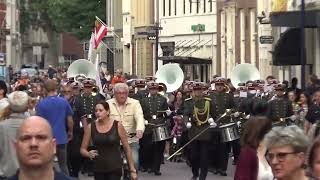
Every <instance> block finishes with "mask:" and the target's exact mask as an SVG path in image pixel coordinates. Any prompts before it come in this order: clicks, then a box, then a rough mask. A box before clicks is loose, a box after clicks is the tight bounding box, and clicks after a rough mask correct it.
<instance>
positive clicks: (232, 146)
mask: <svg viewBox="0 0 320 180" xmlns="http://www.w3.org/2000/svg"><path fill="white" fill-rule="evenodd" d="M76 63H78V64H77V65H75V64H73V65H71V66H70V67H69V69H68V73H67V74H68V79H69V80H68V81H67V82H65V83H64V84H63V91H61V92H60V94H61V96H65V97H66V98H67V97H68V93H71V94H72V96H70V97H68V98H67V99H68V101H69V103H70V105H71V107H72V110H73V112H74V113H73V119H74V122H75V125H74V126H75V127H74V128H73V131H74V132H73V134H74V139H73V140H72V141H71V142H69V145H70V146H69V147H68V158H69V159H68V160H69V163H68V166H69V171H70V175H72V176H74V177H77V174H78V173H79V171H80V170H82V171H84V172H87V173H88V174H89V175H92V168H93V167H92V164H91V161H90V160H88V159H87V160H82V158H81V155H80V152H79V148H80V145H81V140H82V137H83V131H84V130H86V128H83V127H85V126H87V125H88V124H90V123H92V122H94V121H95V119H96V118H95V107H96V104H97V103H98V102H99V101H100V100H108V99H109V98H110V97H111V98H112V97H113V94H111V93H110V94H108V95H106V94H101V92H102V91H99V89H98V88H99V87H98V86H96V82H95V76H93V75H92V74H94V73H93V72H91V71H89V73H87V74H86V72H88V71H87V70H88V69H89V67H86V64H87V62H85V64H82V63H80V62H76ZM90 67H91V66H90ZM247 70H248V69H241V70H240V71H241V73H244V71H247ZM174 71H175V69H172V68H166V66H164V67H163V69H162V70H161V73H157V76H156V77H147V78H145V79H132V80H128V81H125V80H124V79H123V78H120V77H118V76H117V80H115V81H113V84H116V83H127V85H128V87H129V94H128V96H129V97H130V98H132V99H135V100H137V101H138V102H139V103H140V105H141V108H142V112H143V118H144V125H145V129H144V133H143V136H142V138H141V139H139V147H140V149H139V162H140V163H139V166H140V167H136V168H139V170H140V171H142V172H148V173H154V175H157V176H159V175H161V168H160V166H161V164H162V163H163V162H164V152H165V147H166V144H169V145H170V147H171V150H170V155H171V156H170V157H169V158H168V160H170V159H172V158H175V157H178V156H179V162H180V161H182V160H185V161H186V162H187V163H188V165H190V166H191V169H192V174H193V177H192V180H196V179H199V180H205V179H206V176H207V173H208V171H212V172H213V173H215V174H218V175H221V176H227V167H228V160H229V154H230V153H231V152H232V154H233V160H234V162H233V163H234V164H236V162H237V158H238V156H239V154H240V149H241V147H240V141H239V139H240V137H241V132H242V131H243V127H244V126H243V124H245V122H246V120H247V119H248V118H249V117H250V116H252V115H264V116H267V117H268V118H270V119H271V120H272V122H273V125H274V126H287V125H290V124H294V123H297V122H298V121H297V118H298V117H297V116H296V115H295V113H294V106H293V105H292V103H291V102H290V101H289V100H288V98H287V97H286V91H285V90H286V89H285V87H284V85H283V84H280V83H279V82H278V81H277V80H276V79H272V78H271V79H270V78H269V79H267V81H264V80H261V79H259V78H258V77H257V76H254V77H252V76H251V77H250V76H249V77H248V76H247V77H246V78H240V77H239V79H241V82H240V81H239V79H238V80H237V81H233V83H234V82H238V84H231V83H228V80H227V79H225V78H223V77H215V78H214V79H213V80H212V81H211V82H210V83H203V82H196V81H187V80H183V81H182V82H178V83H176V81H177V80H180V79H183V77H181V74H177V73H175V72H174ZM249 73H250V71H249ZM167 74H170V75H171V76H170V77H168V76H167ZM233 78H235V77H233ZM255 78H257V79H255ZM22 79H25V78H24V77H22ZM159 79H161V81H159ZM21 81H22V80H21ZM172 81H173V82H174V83H172ZM229 81H230V80H229ZM231 81H232V79H231ZM20 83H25V80H24V81H23V82H20ZM110 86H112V85H110ZM37 88H41V86H39V87H38V86H36V85H35V86H34V87H33V88H31V92H30V96H32V97H33V101H34V102H33V104H34V105H33V108H34V107H35V104H36V103H37V101H39V100H40V99H41V98H42V97H41V96H43V95H42V94H39V92H37ZM168 89H169V91H168ZM104 92H105V93H106V92H107V91H104ZM178 94H179V95H178ZM176 96H180V99H181V100H179V103H177V102H176ZM105 97H107V98H105ZM33 108H30V109H31V110H32V109H33ZM111 113H112V112H111ZM299 126H300V127H301V124H300V125H299ZM131 135H132V134H129V133H128V137H130V136H131ZM89 147H90V146H89ZM81 164H83V165H84V166H81ZM136 166H137V165H136ZM81 168H82V169H81Z"/></svg>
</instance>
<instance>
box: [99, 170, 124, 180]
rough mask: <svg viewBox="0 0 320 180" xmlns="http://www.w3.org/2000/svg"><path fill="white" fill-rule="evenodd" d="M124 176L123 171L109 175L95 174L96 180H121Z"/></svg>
mask: <svg viewBox="0 0 320 180" xmlns="http://www.w3.org/2000/svg"><path fill="white" fill-rule="evenodd" d="M121 176H122V170H121V169H119V170H116V171H112V172H108V173H99V172H95V173H94V180H120V179H121Z"/></svg>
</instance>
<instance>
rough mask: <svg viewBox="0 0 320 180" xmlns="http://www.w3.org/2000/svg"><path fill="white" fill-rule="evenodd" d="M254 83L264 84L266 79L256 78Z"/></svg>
mask: <svg viewBox="0 0 320 180" xmlns="http://www.w3.org/2000/svg"><path fill="white" fill-rule="evenodd" d="M254 83H255V84H264V83H265V81H264V80H255V81H254Z"/></svg>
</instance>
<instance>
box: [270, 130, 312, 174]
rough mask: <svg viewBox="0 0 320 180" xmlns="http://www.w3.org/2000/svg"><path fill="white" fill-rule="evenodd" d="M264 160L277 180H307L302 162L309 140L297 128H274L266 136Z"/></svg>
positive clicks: (304, 158)
mask: <svg viewBox="0 0 320 180" xmlns="http://www.w3.org/2000/svg"><path fill="white" fill-rule="evenodd" d="M265 142H266V147H267V153H266V159H267V161H268V162H269V164H270V166H271V169H272V172H273V175H274V177H275V178H276V179H277V180H307V179H308V178H307V177H306V175H305V170H304V162H305V160H306V153H307V150H308V145H309V140H308V137H307V136H306V135H305V134H304V132H303V130H301V129H300V128H299V127H298V126H295V125H294V126H287V127H274V128H273V129H272V130H271V131H270V132H269V133H268V134H267V135H266V136H265Z"/></svg>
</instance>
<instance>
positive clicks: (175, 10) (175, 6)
mask: <svg viewBox="0 0 320 180" xmlns="http://www.w3.org/2000/svg"><path fill="white" fill-rule="evenodd" d="M174 15H177V0H174Z"/></svg>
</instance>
